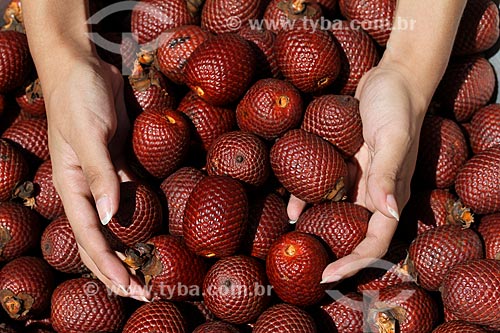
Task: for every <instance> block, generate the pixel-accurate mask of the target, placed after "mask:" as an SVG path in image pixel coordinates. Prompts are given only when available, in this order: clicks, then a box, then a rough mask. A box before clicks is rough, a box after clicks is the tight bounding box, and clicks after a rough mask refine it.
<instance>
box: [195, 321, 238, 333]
mask: <svg viewBox="0 0 500 333" xmlns="http://www.w3.org/2000/svg"><path fill="white" fill-rule="evenodd" d="M193 333H240V330H239V329H237V328H236V327H234V326H233V325H231V324H228V323H225V322H223V321H212V322H208V323H205V324H202V325H200V326H198V327H197V328H196V329H195V330H194V331H193Z"/></svg>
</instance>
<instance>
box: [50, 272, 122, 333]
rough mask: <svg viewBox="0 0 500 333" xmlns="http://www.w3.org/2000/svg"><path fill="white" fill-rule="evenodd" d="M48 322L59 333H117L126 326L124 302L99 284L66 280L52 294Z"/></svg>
mask: <svg viewBox="0 0 500 333" xmlns="http://www.w3.org/2000/svg"><path fill="white" fill-rule="evenodd" d="M51 320H52V326H53V327H54V329H55V330H56V331H57V332H60V333H63V332H64V333H66V332H68V333H69V332H120V331H121V328H122V327H123V324H124V323H125V313H124V306H123V301H122V299H121V298H120V297H117V296H115V295H112V294H111V293H110V292H109V291H108V290H106V286H105V285H104V284H103V283H102V282H100V281H98V280H95V279H90V278H77V279H71V280H66V281H64V282H63V283H61V284H60V285H58V286H57V288H56V289H55V290H54V293H53V294H52V300H51Z"/></svg>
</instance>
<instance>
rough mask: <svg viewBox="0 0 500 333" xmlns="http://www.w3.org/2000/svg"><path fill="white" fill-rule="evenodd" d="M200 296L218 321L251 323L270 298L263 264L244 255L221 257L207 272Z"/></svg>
mask: <svg viewBox="0 0 500 333" xmlns="http://www.w3.org/2000/svg"><path fill="white" fill-rule="evenodd" d="M203 294H204V300H205V303H206V305H207V307H208V308H209V309H210V311H212V312H213V314H215V315H216V316H217V317H218V318H220V319H222V320H224V321H227V322H229V323H232V324H243V323H249V322H253V321H254V320H255V319H257V317H258V316H259V315H260V314H261V313H262V312H263V311H264V310H265V309H266V307H267V304H268V302H269V299H270V295H269V290H268V283H267V278H266V271H265V268H264V265H263V264H262V263H261V262H259V261H257V259H254V258H251V257H246V256H233V257H228V258H223V259H221V260H219V261H217V262H216V263H215V265H213V266H212V268H210V270H209V271H208V273H207V276H206V277H205V281H204V282H203Z"/></svg>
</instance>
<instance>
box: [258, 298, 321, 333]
mask: <svg viewBox="0 0 500 333" xmlns="http://www.w3.org/2000/svg"><path fill="white" fill-rule="evenodd" d="M285 332H286V333H292V332H301V333H317V332H318V331H317V329H316V324H315V323H314V319H313V318H312V317H311V315H309V314H308V313H307V312H305V311H304V310H302V309H300V308H298V307H296V306H293V305H290V304H286V303H282V304H277V305H274V306H272V307H270V308H269V309H267V310H266V311H264V312H263V313H262V314H261V315H260V316H259V318H258V319H257V322H256V323H255V325H254V327H253V333H285Z"/></svg>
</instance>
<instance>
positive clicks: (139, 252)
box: [125, 235, 206, 301]
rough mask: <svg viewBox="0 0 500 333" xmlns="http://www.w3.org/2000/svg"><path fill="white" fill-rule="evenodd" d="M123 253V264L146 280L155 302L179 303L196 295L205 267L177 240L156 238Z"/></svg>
mask: <svg viewBox="0 0 500 333" xmlns="http://www.w3.org/2000/svg"><path fill="white" fill-rule="evenodd" d="M125 254H126V256H127V257H126V258H125V263H127V264H128V265H129V266H130V267H132V268H134V269H136V270H140V271H141V272H142V274H144V276H145V277H146V282H147V284H148V288H149V289H150V290H151V294H152V297H153V299H154V300H157V299H168V300H174V301H181V300H187V299H190V298H193V297H195V296H198V295H199V290H200V289H201V285H202V284H203V278H204V277H205V273H206V266H205V263H204V261H203V259H202V258H200V257H198V256H196V255H195V254H194V253H192V252H191V251H190V250H189V249H188V248H187V246H186V245H185V244H184V242H183V241H182V240H181V239H180V238H177V237H174V236H170V235H159V236H155V237H153V238H151V239H150V240H149V241H148V242H147V243H146V244H144V243H139V244H137V245H136V246H135V247H134V248H133V249H128V250H127V251H126V252H125ZM193 291H194V293H193Z"/></svg>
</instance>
